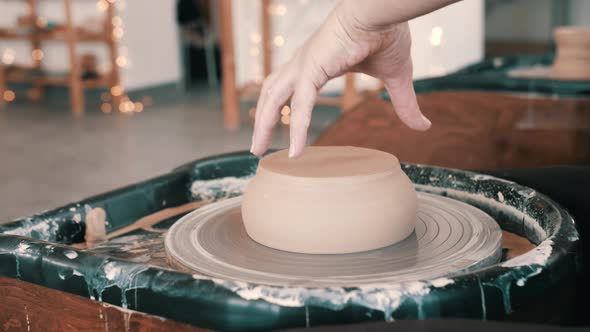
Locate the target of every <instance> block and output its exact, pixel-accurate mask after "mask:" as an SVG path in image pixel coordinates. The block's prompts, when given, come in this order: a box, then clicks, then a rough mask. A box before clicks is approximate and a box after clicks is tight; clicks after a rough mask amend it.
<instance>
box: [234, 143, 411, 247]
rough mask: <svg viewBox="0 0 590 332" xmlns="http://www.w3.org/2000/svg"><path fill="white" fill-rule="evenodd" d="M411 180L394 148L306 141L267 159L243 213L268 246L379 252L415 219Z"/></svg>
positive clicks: (249, 227) (403, 233) (249, 228)
mask: <svg viewBox="0 0 590 332" xmlns="http://www.w3.org/2000/svg"><path fill="white" fill-rule="evenodd" d="M416 209H417V198H416V192H415V190H414V186H413V184H412V182H410V180H409V179H408V177H407V176H406V175H405V173H404V172H403V171H402V170H401V167H400V164H399V162H398V160H397V158H396V157H395V156H393V155H391V154H389V153H386V152H382V151H377V150H372V149H366V148H357V147H336V146H330V147H307V148H306V149H305V151H304V153H303V155H302V156H301V157H298V158H295V159H292V158H289V157H288V156H287V151H285V150H284V151H279V152H276V153H273V154H270V155H268V156H266V157H264V158H263V159H262V160H261V161H260V163H259V165H258V169H257V172H256V175H255V177H254V179H253V180H252V181H251V182H250V183H249V185H248V187H247V188H246V192H245V197H244V202H243V204H242V218H243V220H244V227H245V228H246V232H247V233H248V235H249V236H250V237H251V238H252V239H253V240H254V241H256V242H258V243H260V244H263V245H265V246H268V247H271V248H275V249H279V250H285V251H291V252H298V253H308V254H341V253H352V252H360V251H367V250H373V249H377V248H382V247H385V246H389V245H392V244H394V243H396V242H399V241H401V240H403V239H405V238H406V237H408V236H409V235H410V234H411V233H412V232H413V230H414V227H415V222H416Z"/></svg>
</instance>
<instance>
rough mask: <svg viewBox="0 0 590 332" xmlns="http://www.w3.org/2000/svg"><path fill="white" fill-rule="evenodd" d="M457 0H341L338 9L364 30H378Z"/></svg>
mask: <svg viewBox="0 0 590 332" xmlns="http://www.w3.org/2000/svg"><path fill="white" fill-rule="evenodd" d="M458 1H459V0H362V1H359V0H343V1H342V2H341V3H340V4H339V7H338V10H339V11H341V12H342V14H344V15H347V16H348V17H350V18H352V19H353V20H354V21H355V22H356V23H357V24H359V25H360V26H361V27H362V28H365V29H369V30H372V29H379V28H382V27H384V26H389V25H392V24H396V23H401V22H405V21H408V20H410V19H413V18H415V17H418V16H422V15H424V14H428V13H430V12H433V11H435V10H437V9H439V8H442V7H445V6H447V5H450V4H452V3H455V2H458Z"/></svg>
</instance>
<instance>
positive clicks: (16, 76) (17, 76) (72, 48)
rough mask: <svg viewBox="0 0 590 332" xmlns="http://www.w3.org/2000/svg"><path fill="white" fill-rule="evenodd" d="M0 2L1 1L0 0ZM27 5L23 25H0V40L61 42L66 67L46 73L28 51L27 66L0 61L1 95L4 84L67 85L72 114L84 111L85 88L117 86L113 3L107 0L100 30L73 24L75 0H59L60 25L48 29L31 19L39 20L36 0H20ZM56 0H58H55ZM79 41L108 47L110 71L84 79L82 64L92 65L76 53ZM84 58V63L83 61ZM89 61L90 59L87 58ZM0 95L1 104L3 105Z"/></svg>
mask: <svg viewBox="0 0 590 332" xmlns="http://www.w3.org/2000/svg"><path fill="white" fill-rule="evenodd" d="M0 1H1V0H0ZM19 1H22V3H23V4H26V5H27V8H28V9H27V13H26V16H24V17H25V19H24V20H20V18H19V20H17V21H19V22H25V23H23V24H24V25H20V26H15V27H6V26H5V27H0V40H20V41H25V42H28V43H29V44H30V45H31V49H32V50H35V49H42V48H43V46H44V45H43V42H45V41H58V42H63V43H64V44H65V45H66V46H67V57H68V58H69V63H70V66H69V70H68V71H66V72H63V73H55V72H45V71H43V70H42V69H41V68H42V64H41V61H42V58H41V57H38V58H37V59H34V58H33V57H32V55H33V54H31V58H32V59H31V60H32V63H31V65H30V66H5V65H3V64H2V63H0V96H1V95H2V93H3V92H4V91H5V90H6V88H7V87H6V84H7V83H24V84H31V85H33V86H35V87H43V86H66V87H68V88H69V90H70V98H71V100H70V101H71V105H72V111H73V112H74V113H82V112H84V90H85V89H94V88H101V87H102V88H106V89H109V90H110V89H111V88H112V87H115V86H118V85H119V84H120V83H119V68H118V66H117V61H116V60H117V57H118V52H117V49H118V46H117V38H115V36H114V32H115V31H116V30H115V25H114V24H113V23H112V22H113V18H114V17H115V15H116V13H115V11H116V10H115V2H114V1H108V2H107V8H106V10H105V13H104V15H105V16H104V20H103V21H102V22H103V23H104V24H100V25H97V26H96V28H98V29H101V31H89V30H88V29H87V28H85V27H83V26H75V25H74V23H73V11H72V3H73V1H74V0H60V1H61V2H63V4H64V7H63V8H64V21H63V24H59V25H55V24H54V25H53V26H52V27H49V28H39V27H37V26H35V25H34V24H33V23H31V22H38V19H39V15H38V13H37V2H38V0H26V1H25V0H19ZM56 1H57V0H56ZM80 43H103V44H104V45H105V46H106V47H107V48H108V59H109V63H110V67H111V70H110V71H109V72H107V73H104V74H102V75H101V76H99V77H97V78H93V79H83V78H82V73H83V71H84V70H83V66H85V65H86V66H88V63H91V64H90V66H93V64H92V62H88V61H84V60H83V58H82V57H81V56H80V55H79V54H78V53H77V45H78V44H80ZM83 61H84V63H82V62H83ZM90 61H92V60H90ZM120 99H121V98H119V97H113V103H114V104H115V107H117V105H118V103H119V102H120ZM2 101H3V100H2V99H1V98H0V106H2V104H3V103H2Z"/></svg>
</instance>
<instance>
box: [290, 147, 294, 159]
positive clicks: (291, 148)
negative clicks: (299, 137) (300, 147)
mask: <svg viewBox="0 0 590 332" xmlns="http://www.w3.org/2000/svg"><path fill="white" fill-rule="evenodd" d="M293 157H295V146H294V145H293V144H291V145H290V146H289V158H293Z"/></svg>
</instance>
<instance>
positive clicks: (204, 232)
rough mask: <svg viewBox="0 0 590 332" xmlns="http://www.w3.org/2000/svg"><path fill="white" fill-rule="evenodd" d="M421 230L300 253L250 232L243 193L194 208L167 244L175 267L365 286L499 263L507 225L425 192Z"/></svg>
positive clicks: (280, 281) (276, 280) (274, 280)
mask: <svg viewBox="0 0 590 332" xmlns="http://www.w3.org/2000/svg"><path fill="white" fill-rule="evenodd" d="M418 201H419V208H418V213H417V224H416V229H415V232H414V233H413V234H412V235H411V236H410V237H409V238H407V239H405V240H403V241H402V242H399V243H397V244H394V245H392V246H389V247H385V248H382V249H377V250H372V251H365V252H360V253H352V254H331V255H326V254H323V255H322V254H319V255H318V254H298V253H291V252H286V251H281V250H276V249H271V248H269V247H265V246H263V245H261V244H258V243H257V242H255V241H253V240H252V239H251V238H250V237H248V235H247V233H246V231H245V229H244V226H243V221H242V216H241V213H240V206H241V202H242V197H236V198H232V199H228V200H225V201H223V202H219V203H214V204H210V205H208V206H205V207H202V208H201V209H199V210H197V211H194V212H192V213H190V214H188V215H186V216H184V217H183V218H182V219H180V220H179V221H178V222H176V223H175V224H174V225H173V226H172V227H171V228H170V230H169V232H168V234H167V235H166V239H165V247H166V252H167V256H168V258H169V261H170V263H171V264H172V265H174V266H175V267H177V268H179V269H181V270H184V271H190V272H193V273H197V274H203V275H207V276H211V277H215V278H223V279H231V280H239V281H246V282H253V283H259V284H268V285H281V286H284V285H297V286H307V287H323V286H361V285H368V284H374V283H389V282H403V281H411V280H425V279H432V278H437V277H441V276H449V275H456V274H458V273H462V272H466V271H471V270H474V269H478V268H480V267H484V266H488V265H491V264H494V263H496V262H497V261H498V260H499V259H500V257H501V242H502V241H501V239H502V232H501V230H500V227H499V226H498V224H497V223H496V222H495V221H494V219H493V218H491V217H490V216H489V215H487V214H486V213H484V212H482V211H481V210H479V209H477V208H475V207H473V206H471V205H468V204H466V203H463V202H460V201H457V200H454V199H450V198H446V197H442V196H437V195H432V194H427V193H419V194H418Z"/></svg>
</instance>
